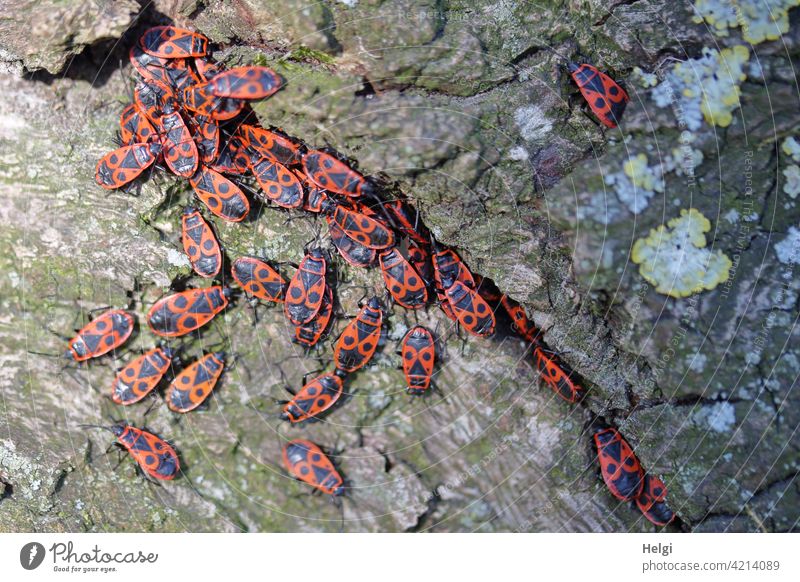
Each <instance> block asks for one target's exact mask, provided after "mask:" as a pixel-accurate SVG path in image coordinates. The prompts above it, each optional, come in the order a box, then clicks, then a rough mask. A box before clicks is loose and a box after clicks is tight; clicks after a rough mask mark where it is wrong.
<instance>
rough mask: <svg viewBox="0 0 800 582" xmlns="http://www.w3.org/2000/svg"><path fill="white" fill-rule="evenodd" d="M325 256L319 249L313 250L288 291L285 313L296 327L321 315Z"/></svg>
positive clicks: (324, 283) (325, 266)
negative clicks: (318, 314)
mask: <svg viewBox="0 0 800 582" xmlns="http://www.w3.org/2000/svg"><path fill="white" fill-rule="evenodd" d="M327 265H328V263H327V261H326V260H325V255H324V254H323V253H322V251H321V250H320V249H318V248H314V249H311V250H310V251H308V252H307V254H306V256H305V257H303V260H302V261H301V262H300V266H298V267H297V272H296V273H295V274H294V277H292V280H291V282H290V283H289V287H288V288H287V290H286V301H285V302H284V304H283V305H284V311H285V313H286V317H287V318H288V319H289V321H291V322H292V323H293V324H294V325H303V324H304V323H307V322H309V321H311V319H312V318H313V317H314V316H315V315H317V313H319V310H320V308H321V307H322V300H323V297H324V296H325V288H326V286H327V284H326V282H325V275H326V273H327Z"/></svg>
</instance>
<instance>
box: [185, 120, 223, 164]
mask: <svg viewBox="0 0 800 582" xmlns="http://www.w3.org/2000/svg"><path fill="white" fill-rule="evenodd" d="M190 125H191V127H192V135H193V136H194V141H195V143H196V144H197V153H198V154H199V155H200V161H201V162H203V163H205V164H213V163H214V162H215V161H216V159H217V157H218V156H219V125H218V124H217V122H216V121H214V120H213V119H211V118H208V117H203V116H202V115H197V116H194V117H191V118H190Z"/></svg>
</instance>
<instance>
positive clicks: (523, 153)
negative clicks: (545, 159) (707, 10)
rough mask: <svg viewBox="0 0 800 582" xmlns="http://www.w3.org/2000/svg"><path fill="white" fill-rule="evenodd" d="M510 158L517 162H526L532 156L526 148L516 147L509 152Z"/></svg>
mask: <svg viewBox="0 0 800 582" xmlns="http://www.w3.org/2000/svg"><path fill="white" fill-rule="evenodd" d="M508 157H509V158H511V159H512V160H514V161H515V162H524V161H525V160H527V159H528V158H529V157H530V156H529V154H528V150H526V149H525V148H524V147H522V146H516V147H513V148H511V149H510V150H508Z"/></svg>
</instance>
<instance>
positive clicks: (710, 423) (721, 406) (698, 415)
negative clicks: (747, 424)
mask: <svg viewBox="0 0 800 582" xmlns="http://www.w3.org/2000/svg"><path fill="white" fill-rule="evenodd" d="M692 420H693V421H694V422H695V424H697V425H699V426H701V427H704V428H707V429H708V430H712V431H714V432H721V433H726V432H731V431H732V430H733V427H734V426H736V408H734V406H733V404H731V403H730V402H717V403H716V404H712V405H711V406H703V407H701V408H700V409H698V410H697V411H695V413H694V414H693V415H692Z"/></svg>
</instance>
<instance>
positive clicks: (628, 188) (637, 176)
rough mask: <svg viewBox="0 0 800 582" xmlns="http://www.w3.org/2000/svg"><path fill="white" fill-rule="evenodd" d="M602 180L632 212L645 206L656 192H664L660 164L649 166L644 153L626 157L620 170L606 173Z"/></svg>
mask: <svg viewBox="0 0 800 582" xmlns="http://www.w3.org/2000/svg"><path fill="white" fill-rule="evenodd" d="M604 181H605V183H606V185H607V186H612V187H613V188H614V192H615V193H616V195H617V198H619V201H620V202H622V203H623V204H624V205H625V206H627V207H628V209H629V210H630V211H631V212H633V213H634V214H638V213H640V212H641V211H642V210H644V209H645V208H647V205H648V204H649V203H650V199H651V198H652V197H653V196H655V194H656V192H662V193H663V192H664V178H663V176H662V170H661V166H653V167H651V166H649V165H648V164H647V155H646V154H638V155H636V156H632V157H630V158H628V161H626V162H625V163H624V164H623V165H622V172H616V173H612V174H607V175H606V177H605V178H604Z"/></svg>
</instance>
